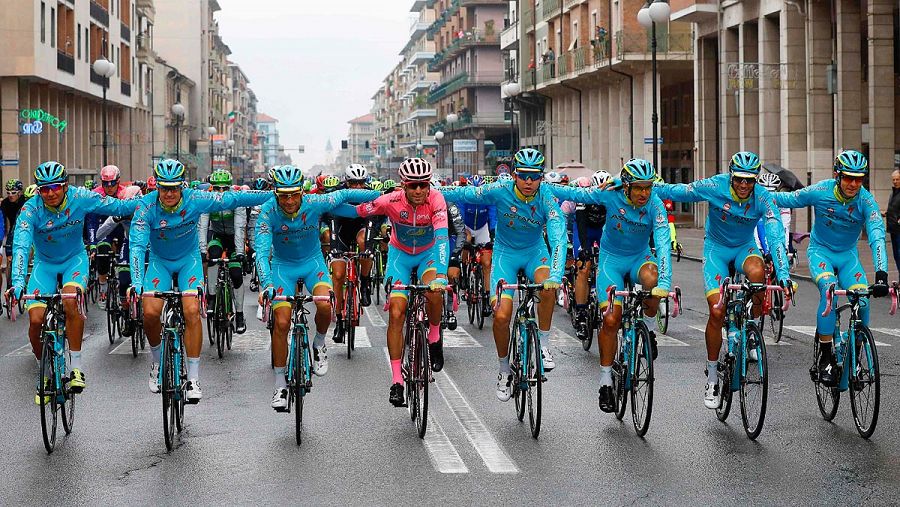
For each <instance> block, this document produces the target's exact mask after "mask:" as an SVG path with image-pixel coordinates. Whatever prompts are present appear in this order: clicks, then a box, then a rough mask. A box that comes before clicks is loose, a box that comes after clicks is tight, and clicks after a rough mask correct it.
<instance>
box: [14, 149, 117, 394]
mask: <svg viewBox="0 0 900 507" xmlns="http://www.w3.org/2000/svg"><path fill="white" fill-rule="evenodd" d="M34 182H35V185H37V186H38V189H39V192H40V196H41V198H40V199H31V200H29V201H28V202H27V203H26V204H25V206H24V207H23V208H22V212H21V213H19V218H18V221H17V223H16V229H17V231H16V235H15V239H14V241H13V264H12V279H13V280H12V288H11V289H10V293H9V294H10V295H11V296H12V298H13V299H14V300H16V299H20V298H21V297H22V294H23V293H24V291H25V274H26V273H25V271H26V269H27V266H28V258H29V256H30V255H31V249H32V247H34V268H33V269H32V272H31V277H30V278H29V280H28V292H29V293H32V292H34V291H38V292H39V293H42V294H51V293H54V292H56V290H57V277H61V285H62V292H65V293H74V292H77V291H83V290H84V287H85V286H86V285H87V274H88V257H87V253H86V252H85V249H84V244H83V243H82V242H81V235H82V231H83V223H84V219H85V215H87V214H88V213H100V214H104V215H121V214H124V213H130V212H131V210H132V209H133V208H132V206H133V204H131V203H127V202H125V201H119V200H117V199H110V198H107V197H105V196H100V195H98V194H96V193H93V192H91V191H90V190H87V189H85V188H81V187H70V186H69V184H68V183H69V175H68V172H67V171H66V168H65V166H63V165H62V164H60V163H59V162H54V161H50V162H44V163H42V164H41V165H39V166H37V168H36V169H35V170H34ZM26 306H27V308H28V317H29V321H30V322H29V327H28V337H29V339H30V340H31V347H32V350H33V351H34V355H35V357H36V358H38V359H40V355H41V336H40V335H41V325H42V324H43V321H44V313H45V311H46V305H45V304H44V303H40V302H34V301H31V302H29V303H28V304H27V305H26ZM63 307H64V308H65V313H66V336H67V338H68V340H69V351H70V356H69V357H70V360H71V361H70V365H69V366H70V367H71V369H72V370H71V372H70V374H69V376H68V378H69V382H68V386H67V387H68V388H69V389H70V390H71V391H73V392H81V391H82V390H84V388H85V386H86V383H85V375H84V373H83V372H82V370H81V338H82V336H83V334H84V320H83V319H82V318H81V315H80V314H79V312H78V308H77V306H76V302H75V301H74V300H66V301H64V302H63ZM41 401H42V400H41V399H40V398H39V397H38V396H35V402H36V403H38V404H40V403H41Z"/></svg>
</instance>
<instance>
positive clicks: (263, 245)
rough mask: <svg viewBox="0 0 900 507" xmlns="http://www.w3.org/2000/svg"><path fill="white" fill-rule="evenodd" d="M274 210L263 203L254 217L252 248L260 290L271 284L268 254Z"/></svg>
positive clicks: (270, 263) (270, 267) (270, 245)
mask: <svg viewBox="0 0 900 507" xmlns="http://www.w3.org/2000/svg"><path fill="white" fill-rule="evenodd" d="M274 212H275V207H274V206H273V205H263V207H262V209H261V210H260V211H259V216H257V217H256V232H255V238H254V240H253V249H254V250H256V273H257V275H258V276H259V287H260V292H262V290H263V289H264V288H266V287H268V286H269V285H272V262H271V261H270V260H269V254H270V253H271V252H272V214H273V213H274Z"/></svg>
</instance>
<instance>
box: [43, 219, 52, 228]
mask: <svg viewBox="0 0 900 507" xmlns="http://www.w3.org/2000/svg"><path fill="white" fill-rule="evenodd" d="M45 227H53V220H47V225H46V226H45Z"/></svg>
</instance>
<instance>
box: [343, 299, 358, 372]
mask: <svg viewBox="0 0 900 507" xmlns="http://www.w3.org/2000/svg"><path fill="white" fill-rule="evenodd" d="M357 293H358V290H357V287H356V284H355V283H347V316H346V318H347V322H346V328H347V359H350V358H351V356H352V355H353V351H354V350H356V326H355V324H354V321H356V320H358V317H357V315H358V313H357V312H359V308H358V307H357V306H358V302H359V298H358V295H357Z"/></svg>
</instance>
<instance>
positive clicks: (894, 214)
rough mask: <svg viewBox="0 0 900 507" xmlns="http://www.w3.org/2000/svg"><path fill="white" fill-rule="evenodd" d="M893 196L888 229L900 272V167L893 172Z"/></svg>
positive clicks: (895, 260)
mask: <svg viewBox="0 0 900 507" xmlns="http://www.w3.org/2000/svg"><path fill="white" fill-rule="evenodd" d="M891 184H892V187H893V188H892V189H891V198H890V200H889V201H888V207H887V213H885V215H886V217H887V230H888V232H889V233H890V234H891V249H892V251H893V252H894V263H895V264H896V267H897V271H898V272H900V169H896V170H894V172H893V173H892V174H891Z"/></svg>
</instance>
